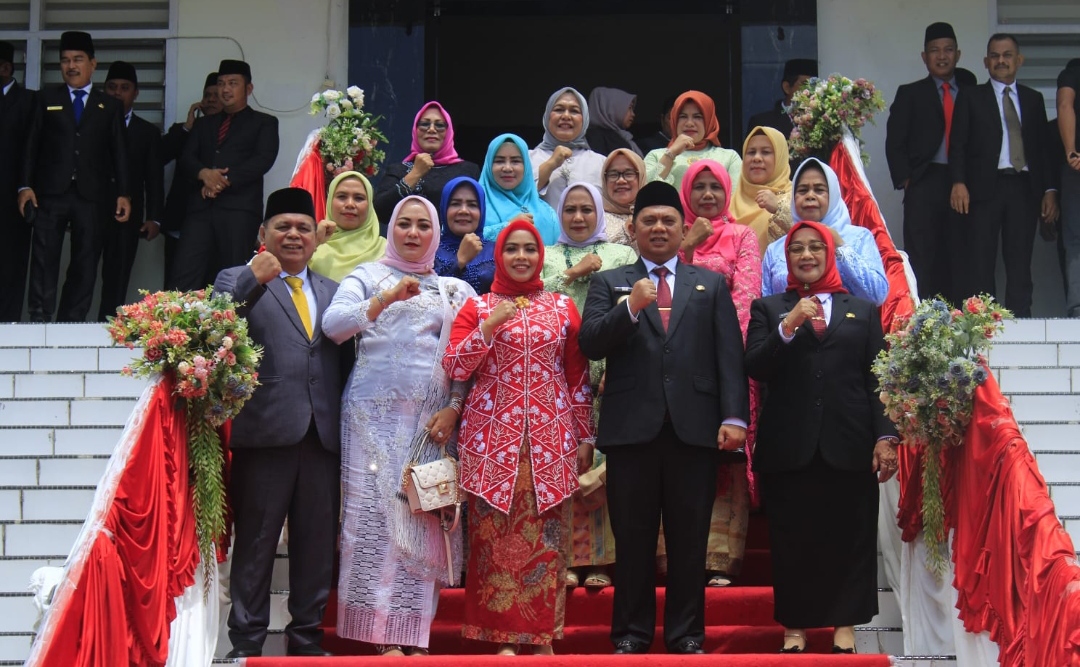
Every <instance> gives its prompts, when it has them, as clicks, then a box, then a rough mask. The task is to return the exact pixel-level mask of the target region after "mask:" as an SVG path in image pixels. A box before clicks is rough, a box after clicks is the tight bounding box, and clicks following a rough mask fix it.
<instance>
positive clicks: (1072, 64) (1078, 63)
mask: <svg viewBox="0 0 1080 667" xmlns="http://www.w3.org/2000/svg"><path fill="white" fill-rule="evenodd" d="M0 60H2V58H0ZM1078 68H1080V58H1073V59H1072V60H1070V61H1069V62H1068V63H1066V65H1065V69H1078Z"/></svg>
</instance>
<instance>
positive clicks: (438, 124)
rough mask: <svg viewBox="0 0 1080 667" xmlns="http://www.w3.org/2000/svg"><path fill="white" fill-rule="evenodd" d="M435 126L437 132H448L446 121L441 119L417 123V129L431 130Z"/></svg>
mask: <svg viewBox="0 0 1080 667" xmlns="http://www.w3.org/2000/svg"><path fill="white" fill-rule="evenodd" d="M433 126H434V127H435V131H437V132H446V127H447V126H446V123H444V122H443V121H441V120H436V121H430V120H422V121H420V122H419V123H417V124H416V129H418V130H424V131H427V130H430V129H431V128H432V127H433Z"/></svg>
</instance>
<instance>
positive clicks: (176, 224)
mask: <svg viewBox="0 0 1080 667" xmlns="http://www.w3.org/2000/svg"><path fill="white" fill-rule="evenodd" d="M189 134H190V131H189V130H185V129H184V124H183V123H173V126H172V127H170V128H169V131H168V132H166V133H165V135H164V136H162V137H161V165H162V166H163V167H164V166H165V165H167V164H169V163H170V162H172V161H173V160H176V166H175V167H174V169H173V175H172V182H171V184H170V185H169V192H168V194H167V195H166V197H165V211H164V213H162V215H161V217H162V220H161V231H163V232H170V231H176V232H178V231H180V228H181V227H183V225H184V216H186V215H187V203H188V198H189V197H191V195H192V193H194V194H195V195H196V196H197V195H198V194H199V186H198V184H196V183H195V182H194V181H192V180H191V179H190V178H184V171H183V169H181V168H180V156H181V155H182V154H183V152H184V146H185V145H186V144H187V140H188V135H189Z"/></svg>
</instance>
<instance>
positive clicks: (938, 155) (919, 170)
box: [885, 23, 976, 303]
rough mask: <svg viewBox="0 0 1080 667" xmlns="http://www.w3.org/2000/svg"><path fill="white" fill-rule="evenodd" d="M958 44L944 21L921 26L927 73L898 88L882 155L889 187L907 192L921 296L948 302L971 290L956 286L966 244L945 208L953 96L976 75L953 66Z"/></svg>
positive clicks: (909, 237)
mask: <svg viewBox="0 0 1080 667" xmlns="http://www.w3.org/2000/svg"><path fill="white" fill-rule="evenodd" d="M959 60H960V49H959V48H958V46H957V42H956V33H955V32H954V31H953V27H952V26H951V25H949V24H948V23H932V24H930V25H929V26H927V28H926V34H925V38H924V40H923V51H922V61H923V64H924V65H926V70H927V72H928V73H929V74H928V76H926V77H925V78H922V79H919V80H918V81H915V82H913V83H906V84H904V85H902V86H900V88H899V89H897V91H896V99H895V100H894V101H893V104H892V106H891V107H890V108H889V122H888V126H887V128H888V129H887V134H886V137H885V157H886V159H887V160H888V161H889V172H890V174H891V175H892V180H893V185H894V186H895V187H896V189H897V190H903V191H904V250H905V251H906V252H907V254H908V259H910V260H911V269H912V271H914V272H915V278H916V279H917V280H918V284H919V297H920V298H923V299H927V298H930V297H933V296H935V295H938V294H941V295H942V296H944V297H945V298H947V299H949V300H950V301H952V302H953V303H958V300H959V299H961V298H963V297H965V296H968V295H966V294H960V293H958V292H957V291H956V290H955V289H953V283H954V281H953V269H954V268H956V269H957V270H958V271H959V272H962V271H963V268H962V267H963V266H964V265H963V264H962V263H960V262H958V261H957V260H958V258H960V257H962V256H963V255H964V254H965V250H964V247H965V245H966V244H967V243H969V242H970V239H967V238H965V237H964V236H963V234H962V232H961V229H960V227H961V225H959V224H957V219H956V213H955V212H953V210H952V208H951V207H950V206H949V193H950V191H951V189H952V179H951V178H949V153H948V147H949V135H950V130H951V129H952V121H953V114H954V111H955V108H956V101H957V99H959V97H960V96H961V95H963V94H964V90H965V89H966V88H967V87H968V86H973V85H975V83H976V82H975V78H974V76H969V77H966V76H964V75H965V74H967V70H962V69H957V67H956V63H957V62H958V61H959Z"/></svg>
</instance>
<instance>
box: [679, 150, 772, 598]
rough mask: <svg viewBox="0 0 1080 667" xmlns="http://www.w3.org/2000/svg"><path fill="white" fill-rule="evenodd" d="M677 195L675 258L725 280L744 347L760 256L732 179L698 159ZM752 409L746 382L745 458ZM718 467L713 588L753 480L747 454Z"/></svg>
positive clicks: (740, 543) (724, 580) (738, 542)
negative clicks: (734, 209) (734, 210)
mask: <svg viewBox="0 0 1080 667" xmlns="http://www.w3.org/2000/svg"><path fill="white" fill-rule="evenodd" d="M679 196H680V199H682V205H683V213H684V219H685V220H686V225H687V232H686V239H685V240H684V241H683V246H682V249H681V250H680V252H679V259H681V260H682V261H684V262H686V263H688V264H693V265H694V266H700V267H702V268H706V269H710V270H712V271H715V272H717V273H719V274H721V275H722V276H724V278H726V280H727V286H728V289H729V290H730V291H731V300H732V301H734V302H735V311H736V313H737V314H738V317H739V329H741V330H742V337H743V345H744V346H745V345H746V328H747V325H748V324H749V323H750V304H751V303H752V302H753V300H754V299H756V298H758V297H760V296H761V254H760V250H759V249H758V240H757V234H755V233H754V231H753V230H751V229H750V228H749V227H747V226H745V225H740V224H737V223H736V222H735V218H734V216H732V215H731V210H730V203H731V199H732V197H731V177H730V176H728V172H727V170H726V169H724V167H723V166H722V165H721V164H720V163H718V162H714V161H713V160H698V161H697V162H695V163H693V164H692V165H690V167H689V168H688V169H687V170H686V175H685V176H684V177H683V180H682V184H681V188H680V192H679ZM757 413H758V387H757V386H756V383H754V382H751V383H750V424H749V425H748V426H749V428H748V429H747V432H746V454H747V457H749V456H750V455H751V454H752V451H753V444H754V438H755V435H756V433H757ZM718 470H719V472H718V473H717V474H718V478H717V483H716V500H715V501H714V502H713V508H712V522H711V524H710V528H709V546H708V552H707V556H706V561H705V567H706V569H707V570H708V572H709V579H708V585H709V586H714V587H715V586H728V585H730V584H731V582H732V580H733V578H734V577H736V576H737V575H738V574H739V573H740V572H741V570H742V560H743V554H744V552H745V551H746V528H747V523H748V522H749V518H750V498H751V487H752V482H753V479H752V477H750V476H749V473H748V470H749V466H748V465H747V461H746V458H744V457H743V456H741V455H734V456H732V458H731V459H725V460H724V461H723V462H722V464H721V465H720V467H719V469H718ZM664 555H665V551H664V545H663V542H662V541H661V544H660V566H661V568H666V565H667V563H666V558H665V557H664Z"/></svg>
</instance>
